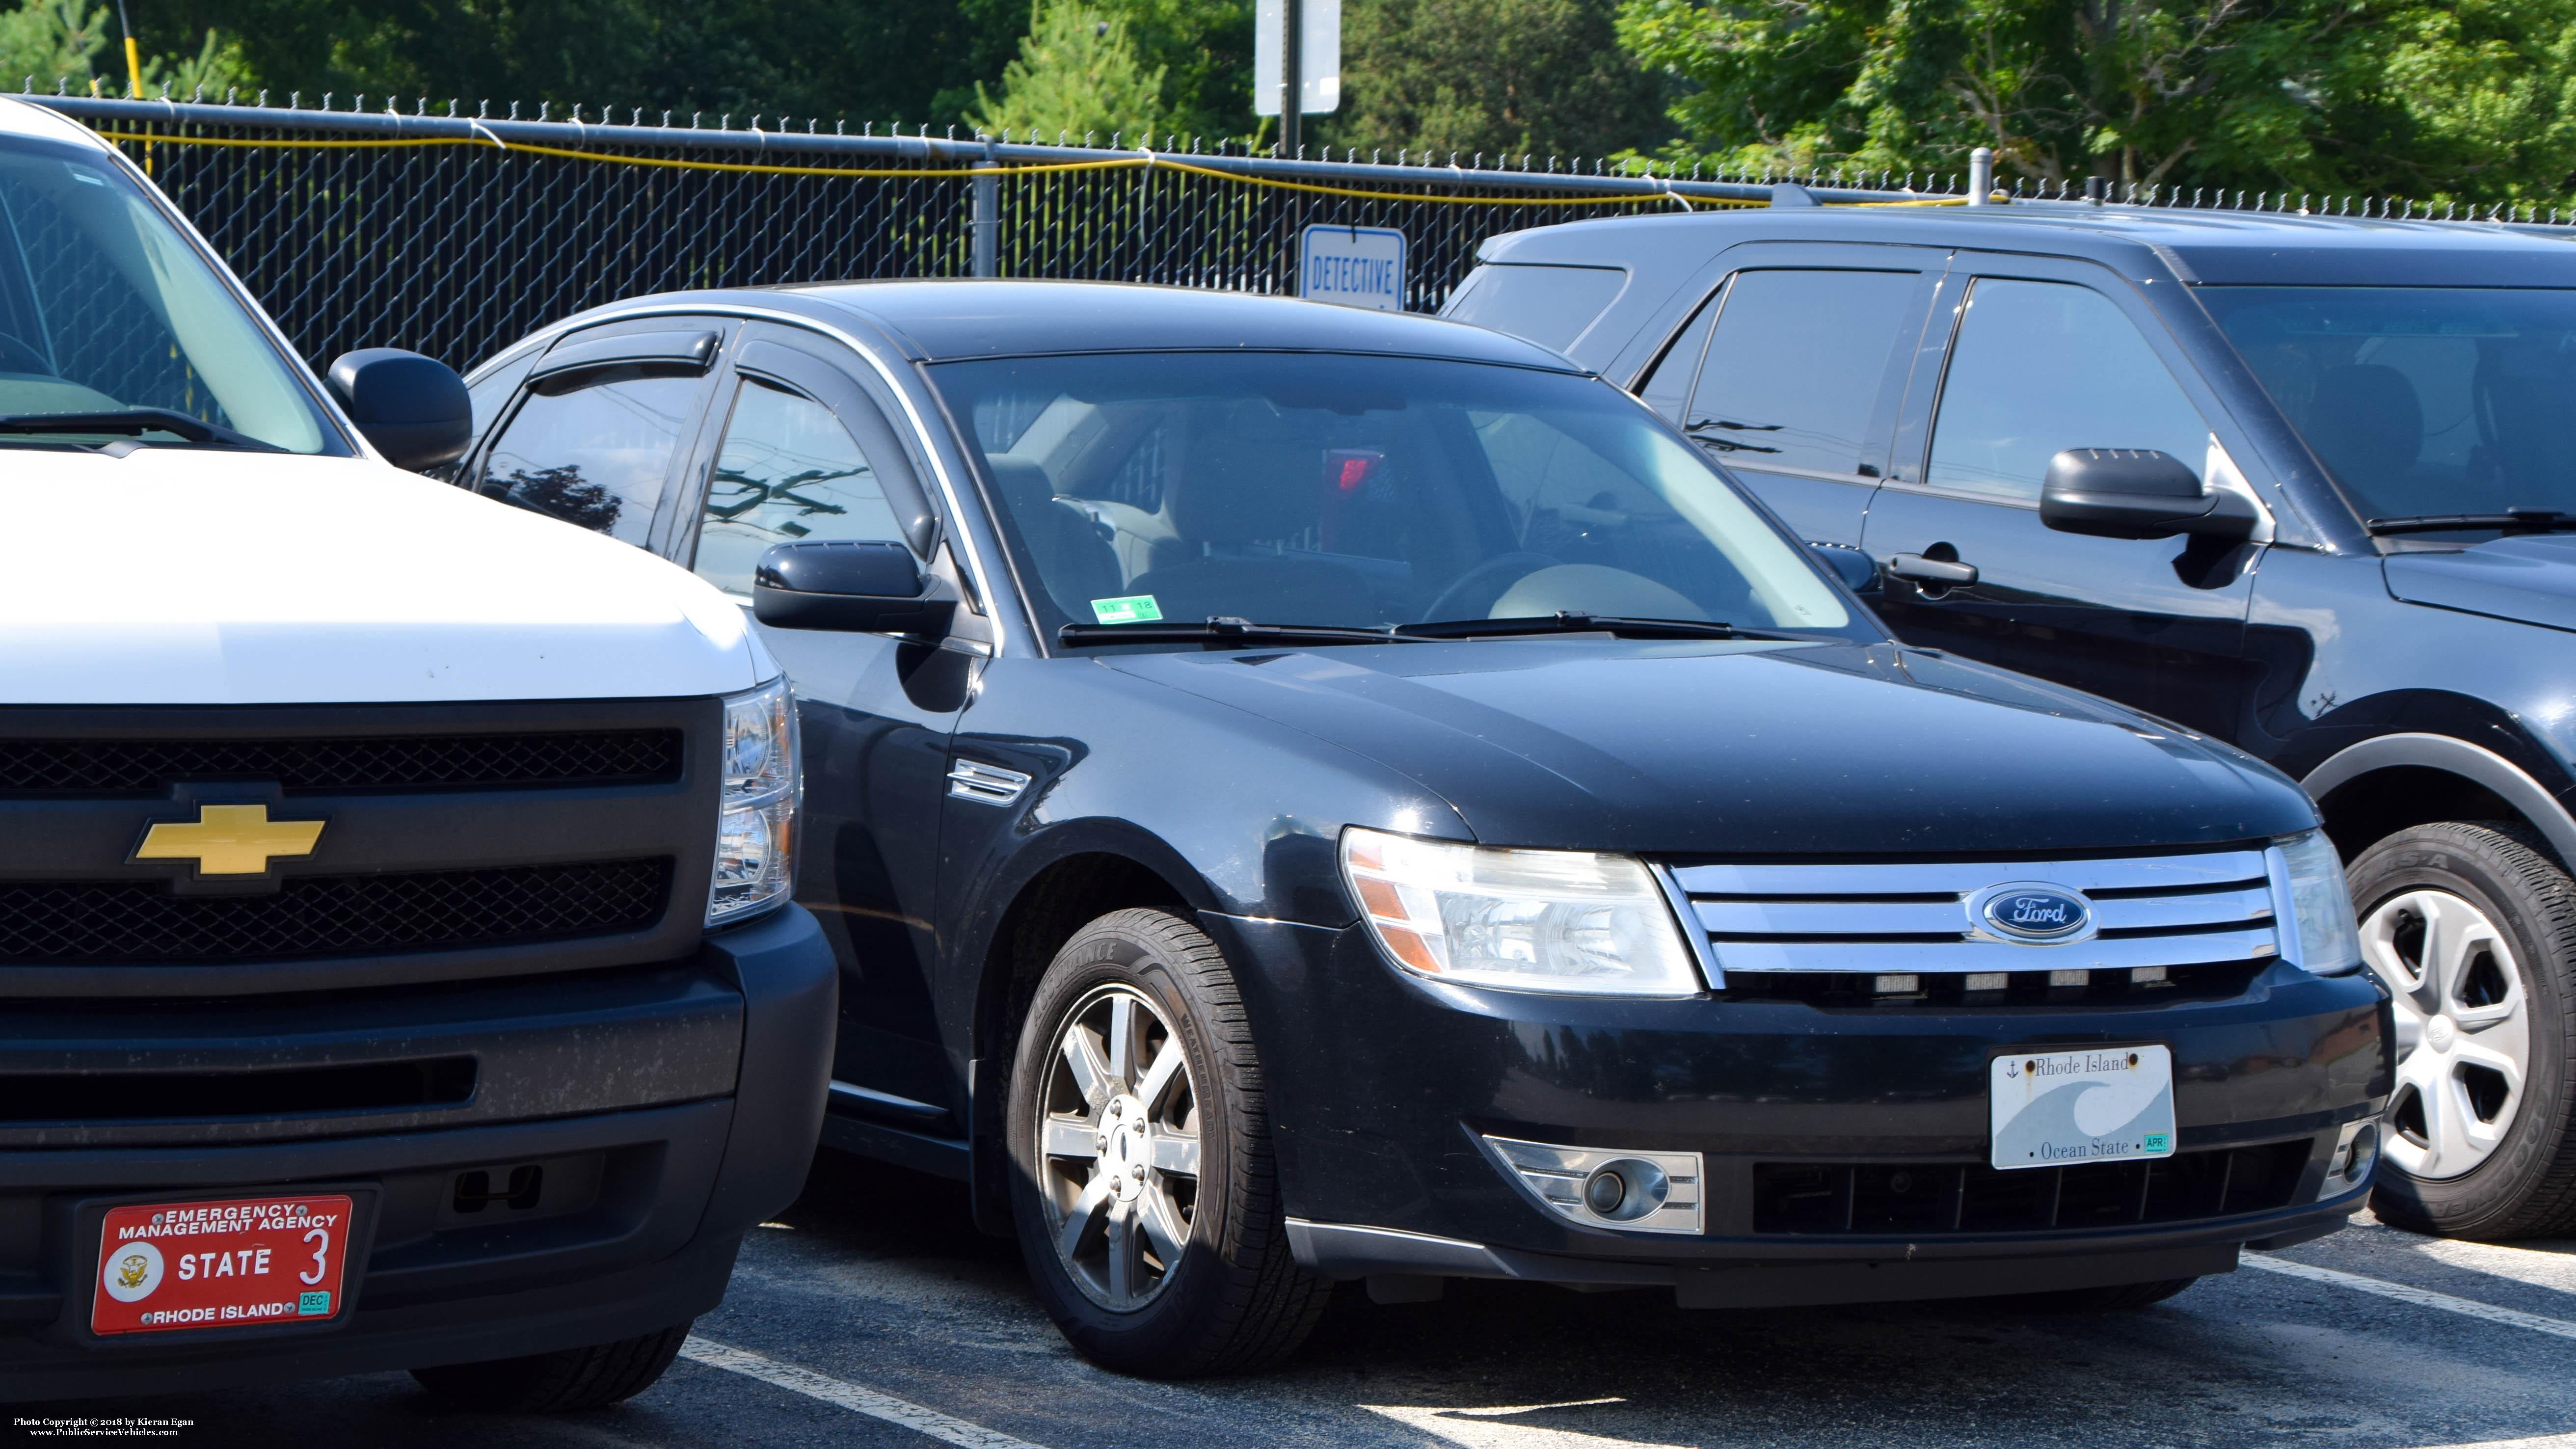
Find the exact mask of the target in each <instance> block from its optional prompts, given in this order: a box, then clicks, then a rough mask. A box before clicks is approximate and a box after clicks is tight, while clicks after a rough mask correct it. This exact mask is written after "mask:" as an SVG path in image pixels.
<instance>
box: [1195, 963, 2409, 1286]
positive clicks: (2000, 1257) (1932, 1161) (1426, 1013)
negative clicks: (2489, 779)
mask: <svg viewBox="0 0 2576 1449" xmlns="http://www.w3.org/2000/svg"><path fill="white" fill-rule="evenodd" d="M1202 920H1203V921H1204V922H1205V923H1206V924H1207V926H1208V927H1209V929H1210V930H1211V932H1212V933H1213V934H1215V935H1216V937H1217V939H1218V941H1219V943H1220V944H1221V945H1222V946H1223V947H1224V948H1225V949H1226V951H1227V954H1228V957H1229V959H1231V960H1232V961H1234V962H1235V963H1236V965H1237V973H1238V977H1239V979H1240V980H1241V982H1242V986H1243V990H1244V995H1245V999H1246V1006H1247V1008H1248V1010H1249V1012H1250V1015H1251V1018H1252V1022H1253V1027H1254V1031H1255V1033H1256V1039H1257V1041H1258V1044H1259V1047H1260V1050H1261V1059H1262V1063H1263V1068H1264V1076H1265V1080H1266V1084H1267V1087H1268V1092H1269V1100H1270V1103H1271V1112H1272V1125H1273V1131H1274V1134H1275V1139H1276V1143H1277V1150H1278V1158H1279V1171H1280V1182H1281V1188H1282V1192H1283V1195H1284V1196H1285V1198H1286V1201H1287V1207H1288V1212H1289V1216H1290V1218H1291V1220H1292V1222H1291V1237H1292V1242H1294V1243H1295V1244H1296V1245H1297V1248H1298V1253H1299V1256H1300V1259H1301V1261H1303V1262H1304V1263H1305V1264H1306V1266H1307V1267H1308V1268H1309V1269H1311V1270H1313V1271H1316V1272H1319V1273H1322V1274H1324V1275H1326V1276H1329V1277H1335V1278H1358V1277H1377V1276H1380V1275H1389V1276H1402V1277H1425V1276H1428V1277H1442V1276H1478V1277H1507V1278H1528V1279H1533V1280H1538V1281H1546V1282H1557V1283H1567V1284H1577V1285H1596V1286H1617V1285H1636V1286H1650V1285H1669V1286H1673V1287H1675V1288H1677V1289H1678V1290H1680V1293H1681V1296H1682V1301H1683V1302H1684V1303H1685V1304H1693V1303H1697V1304H1706V1305H1710V1306H1716V1305H1720V1304H1746V1305H1755V1304H1772V1303H1825V1302H1851V1301H1872V1300H1882V1299H1894V1298H1909V1297H1954V1296H1972V1295H1976V1294H1981V1293H2017V1292H2028V1291H2038V1290H2041V1289H2046V1288H2059V1287H2067V1288H2071V1287H2084V1286H2096V1285H2102V1284H2111V1283H2123V1282H2143V1281H2151V1280H2155V1279H2162V1278H2180V1277H2193V1276H2198V1275H2200V1274H2204V1273H2213V1272H2224V1271H2226V1270H2227V1269H2229V1268H2231V1267H2233V1266H2234V1263H2235V1256H2236V1252H2237V1249H2238V1248H2239V1247H2240V1246H2244V1245H2248V1244H2252V1245H2257V1246H2282V1245H2286V1244H2288V1243H2291V1242H2295V1241H2300V1240H2302V1239H2305V1238H2309V1237H2315V1236H2318V1235H2320V1234H2322V1233H2325V1232H2330V1231H2332V1230H2333V1229H2334V1228H2335V1227H2338V1226H2340V1225H2341V1223H2342V1221H2343V1219H2344V1218H2345V1217H2346V1216H2347V1215H2349V1214H2350V1213H2352V1212H2353V1211H2355V1210H2356V1209H2358V1208H2359V1207H2360V1206H2361V1204H2362V1201H2363V1199H2364V1197H2365V1196H2366V1194H2367V1190H2366V1187H2361V1186H2355V1185H2352V1184H2348V1183H2344V1182H2341V1181H2330V1180H2329V1178H2328V1176H2327V1169H2328V1162H2329V1158H2330V1156H2331V1154H2332V1153H2333V1151H2334V1148H2335V1146H2336V1144H2337V1142H2338V1141H2339V1140H2340V1138H2341V1136H2342V1135H2343V1129H2344V1127H2345V1126H2346V1125H2347V1124H2350V1123H2354V1122H2358V1121H2363V1120H2367V1119H2369V1118H2371V1117H2373V1116H2374V1115H2375V1114H2376V1113H2377V1112H2378V1111H2379V1110H2380V1108H2381V1107H2382V1106H2383V1105H2384V1102H2385V1098H2386V1095H2387V1092H2388V1081H2389V1071H2390V1066H2389V1059H2388V1045H2387V1043H2388V1040H2389V1032H2388V1025H2387V1015H2386V1012H2387V1008H2386V1003H2385V1000H2384V997H2383V994H2382V993H2381V991H2380V989H2379V987H2378V986H2377V985H2376V983H2375V982H2373V981H2372V980H2371V979H2370V978H2368V977H2367V976H2362V975H2356V976H2347V977H2341V978H2333V979H2321V978H2317V977H2313V976H2309V975H2307V974H2306V973H2304V972H2301V971H2299V970H2297V969H2296V968H2294V967H2288V966H2279V965H2275V966H2273V967H2271V968H2269V969H2267V970H2264V971H2261V972H2260V973H2258V974H2256V975H2254V976H2253V978H2252V980H2251V982H2250V984H2249V985H2247V986H2246V987H2245V988H2244V989H2243V990H2242V991H2241V992H2238V993H2236V994H2233V995H2229V996H2226V997H2224V998H2223V999H2212V998H2207V997H2203V998H2197V999H2193V998H2188V997H2185V998H2182V999H2165V998H2158V997H2156V996H2154V995H2152V994H2141V995H2139V996H2138V997H2137V998H2135V999H2133V1000H2122V1001H2118V1002H2107V1003H2106V1002H2093V1001H2087V1002H2083V1003H2065V1004H2029V1005H2014V1006H1988V1007H1964V1006H1962V1007H1936V1006H1928V1005H1921V1004H1916V1005H1911V1006H1903V1007H1873V1006H1856V1007H1825V1006H1817V1005H1811V1004H1807V1003H1803V1002H1793V1001H1736V1000H1727V999H1724V998H1723V997H1718V998H1703V999H1697V1000H1689V1001H1602V1000H1585V999H1580V998H1568V997H1548V996H1538V995H1529V994H1521V993H1511V992H1496V991H1482V990H1473V989H1464V988H1457V987H1449V986H1443V985H1436V984H1432V983H1427V982H1422V981H1418V980H1416V979H1414V978H1412V977H1410V976H1406V975H1404V974H1402V973H1400V972H1398V971H1396V970H1395V969H1393V968H1392V967H1390V966H1388V965H1386V964H1385V963H1383V962H1382V961H1381V960H1380V959H1379V958H1378V955H1377V952H1376V949H1375V946H1374V945H1373V943H1371V942H1370V941H1369V940H1368V939H1367V937H1366V935H1365V933H1364V932H1361V931H1358V930H1350V931H1334V930H1327V929H1321V928H1316V927H1309V926H1299V925H1292V924H1288V923H1284V922H1277V921H1262V920H1249V919H1243V918H1237V917H1222V916H1203V917H1202ZM2123 1042H2130V1043H2134V1042H2159V1043H2163V1044H2165V1045H2166V1046H2168V1047H2170V1048H2171V1050H2172V1052H2173V1060H2174V1075H2175V1111H2176V1117H2177V1126H2178V1128H2179V1141H2178V1142H2177V1156H2176V1158H2175V1159H2173V1160H2172V1161H2173V1163H2174V1166H2175V1168H2186V1167H2187V1169H2188V1170H2187V1171H2185V1172H2184V1173H2183V1176H2184V1178H2186V1179H2187V1181H2185V1182H2184V1183H2183V1186H2184V1187H2186V1188H2188V1191H2187V1192H2183V1193H2180V1194H2179V1195H2178V1194H2177V1192H2176V1187H2175V1182H2176V1179H2175V1177H2174V1176H2173V1170H2172V1169H2167V1170H2166V1171H2167V1175H2166V1176H2165V1177H2163V1178H2161V1179H2155V1180H2150V1179H2149V1178H2148V1177H2147V1176H2146V1170H2145V1168H2144V1167H2143V1166H2140V1165H2134V1164H2118V1165H2114V1164H2099V1165H2093V1164H2088V1165H2085V1166H2082V1167H2074V1168H2066V1169H2054V1168H2051V1169H2040V1170H2037V1171H2033V1172H2015V1173H1994V1172H1992V1171H1991V1169H1988V1168H1987V1167H1986V1166H1985V1162H1986V1153H1987V1113H1988V1104H1987V1097H1986V1093H1987V1086H1986V1083H1987V1061H1988V1058H1989V1057H1990V1055H1992V1054H1993V1053H1995V1052H1998V1051H2007V1050H2016V1049H2025V1048H2031V1049H2036V1048H2066V1047H2083V1046H2091V1045H2110V1044H2115V1043H2123ZM1494 1138H1504V1139H1513V1140H1519V1141H1525V1142H1539V1143H1552V1144H1561V1145H1565V1146H1570V1147H1588V1148H1604V1149H1624V1150H1629V1151H1639V1152H1684V1153H1698V1154H1700V1157H1701V1162H1702V1164H1703V1170H1704V1180H1703V1182H1702V1183H1701V1184H1700V1186H1701V1222H1700V1227H1699V1230H1698V1231H1696V1232H1691V1233H1662V1232H1638V1231H1622V1230H1612V1229H1607V1228H1603V1227H1598V1226H1592V1225H1587V1224H1582V1223H1578V1222H1575V1221H1571V1220H1569V1219H1568V1218H1566V1217H1565V1216H1563V1215H1561V1214H1559V1213H1558V1212H1555V1211H1552V1210H1551V1209H1550V1208H1549V1207H1547V1206H1546V1205H1545V1203H1544V1202H1543V1201H1542V1200H1541V1199H1540V1198H1539V1196H1538V1195H1537V1194H1536V1193H1535V1192H1534V1191H1533V1190H1532V1189H1531V1188H1530V1187H1529V1186H1528V1184H1527V1183H1526V1182H1525V1181H1524V1180H1522V1179H1521V1178H1520V1177H1519V1176H1517V1175H1516V1174H1514V1173H1512V1172H1511V1171H1509V1169H1508V1166H1507V1164H1505V1163H1504V1162H1503V1160H1502V1159H1501V1158H1500V1157H1499V1156H1498V1155H1497V1153H1496V1151H1495V1149H1494V1148H1493V1146H1492V1144H1491V1140H1490V1139H1494ZM2097 1166H2098V1167H2099V1168H2100V1169H2101V1171H2099V1172H2097V1171H2096V1167H2097ZM2115 1167H2116V1168H2117V1170H2118V1171H2119V1172H2124V1173H2130V1174H2133V1176H2131V1177H2127V1178H2122V1179H2121V1180H2120V1181H2119V1182H2116V1183H2115V1182H2111V1181H2109V1180H2108V1179H2107V1178H2106V1177H2105V1176H2104V1174H2105V1173H2108V1172H2110V1171H2111V1170H2112V1169H2113V1168H2115ZM1900 1171H1901V1172H1902V1173H1903V1174H1904V1176H1905V1178H1906V1179H1908V1180H1910V1183H1912V1182H1919V1183H1921V1184H1925V1185H1926V1186H1925V1187H1923V1188H1916V1189H1912V1190H1914V1191H1916V1192H1917V1193H1918V1195H1919V1194H1920V1193H1923V1192H1932V1193H1936V1194H1956V1195H1958V1196H1960V1197H1964V1198H1969V1199H1972V1200H1973V1199H1976V1197H1977V1195H1978V1194H1981V1193H1982V1194H1984V1201H1986V1203H1987V1204H1988V1210H1984V1211H1983V1216H1982V1217H1981V1216H1980V1210H1978V1209H1974V1208H1970V1209H1964V1210H1963V1209H1962V1208H1961V1207H1959V1206H1957V1205H1955V1204H1953V1205H1949V1206H1946V1207H1945V1206H1943V1205H1941V1204H1940V1203H1937V1202H1936V1203H1933V1204H1931V1205H1930V1206H1928V1207H1927V1206H1926V1204H1925V1203H1923V1202H1912V1203H1909V1202H1908V1201H1906V1200H1903V1199H1902V1198H1901V1197H1892V1196H1891V1194H1890V1192H1889V1183H1890V1182H1891V1180H1893V1178H1894V1175H1895V1174H1896V1173H1898V1172H1900ZM2231 1174H2241V1178H2233V1179H2232V1178H2231ZM2258 1178H2259V1181H2258ZM2043 1179H2046V1184H2045V1191H2043V1190H2042V1189H2041V1187H2040V1186H2039V1185H2040V1184H2041V1183H2042V1180H2043ZM2231 1183H2232V1185H2231ZM2067 1184H2072V1186H2071V1187H2069V1186H2067ZM1997 1192H2003V1193H2005V1194H2007V1195H2008V1196H2009V1195H2011V1194H2020V1196H2019V1197H2016V1198H2013V1199H2012V1201H2013V1202H2015V1203H2019V1204H2021V1205H2020V1206H2017V1207H2010V1210H2009V1211H2005V1212H2003V1213H2002V1215H2001V1216H2000V1217H1999V1216H1998V1215H1997V1212H1996V1211H1994V1210H1991V1207H1992V1203H1993V1202H1994V1201H1995V1200H1996V1199H1995V1196H1994V1195H1995V1194H1996V1193H1997ZM2123 1192H2126V1193H2129V1194H2130V1195H2131V1201H2132V1203H2133V1204H2134V1210H2131V1209H2130V1208H2129V1207H2124V1206H2123V1204H2122V1203H2121V1201H2120V1200H2119V1195H2120V1194H2121V1193H2123ZM1801 1194H1803V1195H1801ZM1836 1194H1839V1195H1840V1196H1839V1198H1837V1197H1836ZM2008 1206H2009V1205H2008ZM2015 1213H2018V1214H2020V1216H2019V1217H2014V1214H2015ZM2007 1221H2009V1224H2010V1225H2009V1226H2004V1225H2000V1224H2003V1223H2005V1222H2007Z"/></svg>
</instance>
